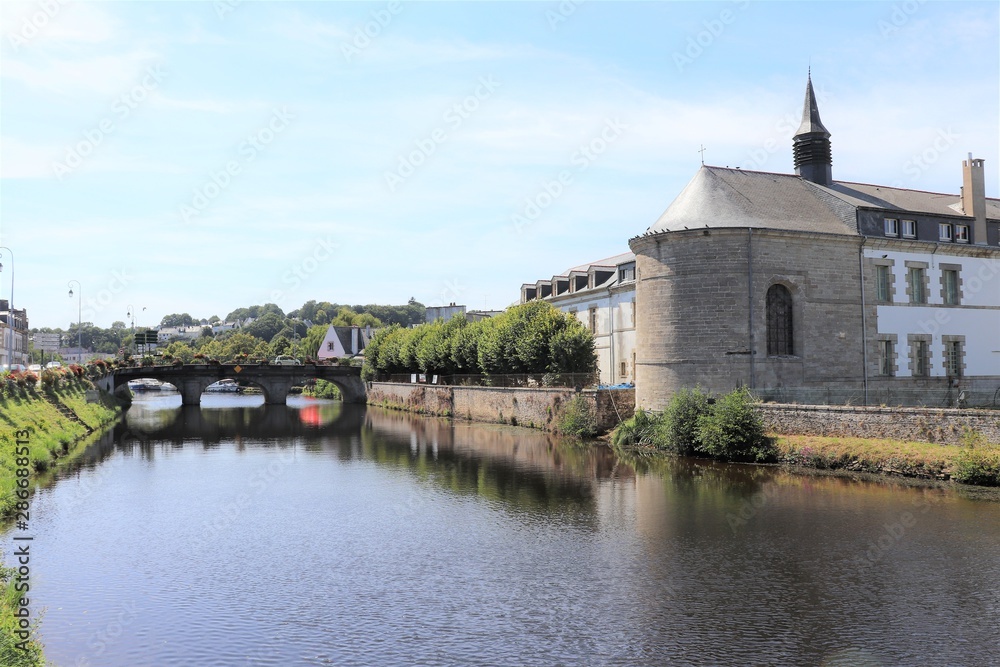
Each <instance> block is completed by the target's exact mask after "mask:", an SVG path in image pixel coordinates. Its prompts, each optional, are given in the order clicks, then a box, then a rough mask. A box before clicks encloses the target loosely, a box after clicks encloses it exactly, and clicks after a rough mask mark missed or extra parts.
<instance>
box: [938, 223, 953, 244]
mask: <svg viewBox="0 0 1000 667" xmlns="http://www.w3.org/2000/svg"><path fill="white" fill-rule="evenodd" d="M938 240H940V241H951V225H950V224H948V223H947V222H942V223H940V224H939V225H938Z"/></svg>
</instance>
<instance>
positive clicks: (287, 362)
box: [271, 354, 302, 366]
mask: <svg viewBox="0 0 1000 667" xmlns="http://www.w3.org/2000/svg"><path fill="white" fill-rule="evenodd" d="M271 363H272V364H274V365H276V366H301V365H302V362H301V361H299V360H298V359H296V358H295V357H291V356H289V355H287V354H279V355H278V356H277V357H275V358H274V361H272V362H271Z"/></svg>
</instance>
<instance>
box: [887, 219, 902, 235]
mask: <svg viewBox="0 0 1000 667" xmlns="http://www.w3.org/2000/svg"><path fill="white" fill-rule="evenodd" d="M885 235H886V236H899V220H896V219H895V218H886V219H885Z"/></svg>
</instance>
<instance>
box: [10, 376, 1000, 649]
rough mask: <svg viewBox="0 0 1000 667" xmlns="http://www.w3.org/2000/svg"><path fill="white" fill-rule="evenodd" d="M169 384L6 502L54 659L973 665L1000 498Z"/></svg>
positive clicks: (992, 597)
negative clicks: (624, 450)
mask: <svg viewBox="0 0 1000 667" xmlns="http://www.w3.org/2000/svg"><path fill="white" fill-rule="evenodd" d="M179 402H180V400H179V398H178V397H177V396H176V394H174V395H171V396H165V397H156V398H143V399H142V400H140V401H137V402H136V404H135V405H134V406H133V408H132V409H131V410H130V412H129V415H128V421H127V424H126V425H123V426H122V427H121V428H119V429H118V431H116V432H115V434H113V435H111V436H108V437H107V438H105V439H104V440H103V441H102V442H101V443H99V444H98V445H97V446H95V447H94V449H93V451H91V452H88V455H87V456H86V457H85V459H84V461H82V463H81V465H80V466H79V467H78V468H77V469H76V470H74V471H72V472H68V473H65V474H64V476H63V478H62V479H61V480H59V481H58V482H57V483H55V484H54V485H52V486H50V487H49V488H46V489H44V490H41V491H39V493H38V494H37V495H36V497H35V499H34V501H33V504H32V520H33V521H32V529H33V533H34V535H35V540H34V543H33V546H32V554H33V558H32V568H33V569H32V577H33V591H32V592H33V595H32V603H33V605H35V607H34V608H35V609H38V608H42V607H44V609H45V612H44V619H43V621H42V625H41V633H42V638H43V640H44V642H45V644H46V652H47V655H48V657H49V658H50V659H51V660H52V661H53V662H54V664H56V665H62V666H76V665H81V666H82V665H95V666H96V665H102V666H105V665H106V666H118V665H121V666H127V667H140V666H143V665H156V666H159V665H197V666H208V665H282V666H284V665H338V666H348V665H379V666H381V665H545V666H551V665H673V664H677V665H683V664H692V665H741V666H742V665H986V664H998V663H1000V503H990V502H982V501H971V500H966V499H963V498H960V497H957V496H956V495H954V494H952V493H945V492H942V491H936V490H929V489H909V488H903V487H900V486H892V485H883V484H876V483H866V482H858V481H848V480H840V479H832V478H813V477H804V476H794V475H789V474H784V473H781V472H778V471H775V470H771V469H767V468H753V467H740V466H725V465H713V464H709V463H705V462H693V461H677V462H668V463H663V464H657V465H656V466H655V467H654V468H653V469H646V470H642V469H640V470H638V471H637V470H636V469H635V468H634V467H632V466H630V465H629V464H628V463H625V462H620V461H616V459H615V458H614V457H613V456H612V455H611V454H610V453H609V452H608V451H607V450H606V449H596V448H595V449H589V450H580V449H578V448H573V447H570V446H567V445H566V444H565V443H561V442H559V441H557V440H555V439H553V438H550V437H548V436H546V435H543V434H539V433H537V432H533V431H527V430H519V429H515V428H506V427H493V426H484V425H469V424H462V423H459V424H449V423H447V422H446V421H443V420H433V419H421V418H418V417H414V416H409V415H403V414H400V413H391V412H385V411H381V410H374V409H368V410H367V411H365V410H364V409H362V408H359V407H356V406H342V405H340V404H335V403H319V402H315V401H313V402H310V401H306V400H304V399H297V400H295V401H294V403H293V404H292V405H290V406H288V407H285V406H281V407H266V408H265V407H264V406H262V405H256V404H257V403H259V402H260V399H259V397H236V396H224V397H211V398H206V399H205V401H204V402H203V404H202V406H201V408H193V409H192V408H183V409H182V408H181V407H180V405H179ZM11 544H12V542H11V541H10V537H9V536H8V537H7V538H5V546H6V547H7V548H8V550H10V545H11Z"/></svg>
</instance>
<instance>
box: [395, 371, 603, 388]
mask: <svg viewBox="0 0 1000 667" xmlns="http://www.w3.org/2000/svg"><path fill="white" fill-rule="evenodd" d="M376 381H377V382H403V383H407V384H410V383H416V384H429V385H443V386H457V387H522V388H523V387H530V388H547V387H580V388H583V387H596V386H597V384H598V374H597V373H544V374H511V375H433V374H423V373H406V374H400V373H393V374H388V373H383V374H379V375H378V376H376Z"/></svg>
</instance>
